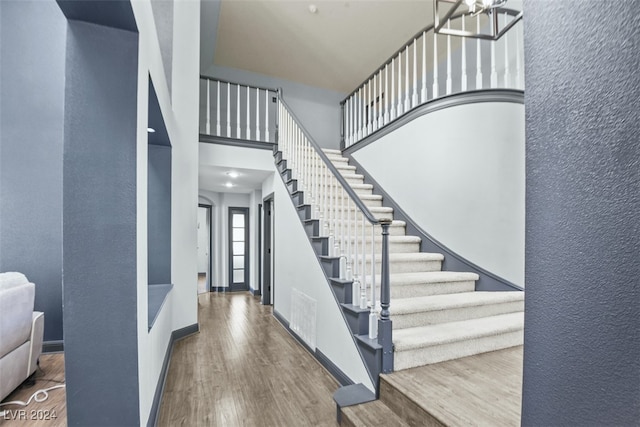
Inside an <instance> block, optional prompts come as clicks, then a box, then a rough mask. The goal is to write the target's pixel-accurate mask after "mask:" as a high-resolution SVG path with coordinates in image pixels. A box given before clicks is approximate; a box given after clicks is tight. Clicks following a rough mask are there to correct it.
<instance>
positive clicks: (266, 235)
mask: <svg viewBox="0 0 640 427" xmlns="http://www.w3.org/2000/svg"><path fill="white" fill-rule="evenodd" d="M273 202H274V194H273V193H271V194H269V195H268V196H267V197H265V198H264V199H263V200H262V203H263V204H262V206H263V210H264V215H262V219H263V221H262V222H263V227H262V230H263V239H262V247H261V249H262V250H261V252H262V304H264V305H273V303H274V295H275V292H274V286H273V285H274V284H273V283H272V282H273V281H272V280H271V279H272V277H273V270H274V263H273V255H274V250H273V244H274V239H273V218H274V217H275V213H274V209H273V207H274V203H273Z"/></svg>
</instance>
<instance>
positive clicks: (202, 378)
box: [158, 292, 339, 426]
mask: <svg viewBox="0 0 640 427" xmlns="http://www.w3.org/2000/svg"><path fill="white" fill-rule="evenodd" d="M271 310H272V308H271V307H269V306H263V305H261V304H260V302H259V300H258V299H257V298H255V297H253V296H251V295H250V294H249V293H244V292H243V293H205V294H202V295H200V296H199V297H198V315H199V323H200V333H198V334H195V335H193V336H190V337H187V338H185V339H183V340H181V341H179V342H177V343H176V345H175V347H174V350H173V355H172V359H171V365H170V367H169V372H168V375H167V383H166V386H165V391H164V397H163V400H162V405H161V408H160V415H159V423H158V425H160V426H169V425H171V426H175V425H188V426H196V425H198V426H258V425H259V426H335V425H337V424H336V421H335V417H336V409H335V404H334V402H333V399H332V396H333V393H334V392H335V391H336V390H337V389H338V387H339V385H338V383H337V382H336V381H335V380H334V379H333V377H331V376H330V375H329V374H328V373H327V372H326V371H325V370H324V369H323V368H322V367H321V366H320V364H319V363H318V362H317V361H316V360H315V359H314V358H313V357H312V356H311V355H310V354H309V353H308V352H307V351H306V350H305V349H304V348H303V347H302V346H301V345H300V344H298V343H297V342H296V341H295V339H294V338H293V337H291V336H290V335H289V334H288V333H287V331H286V330H285V329H284V328H283V327H282V326H281V325H280V324H279V323H278V322H277V321H276V319H275V318H274V317H273V316H272V314H271Z"/></svg>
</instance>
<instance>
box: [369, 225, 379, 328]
mask: <svg viewBox="0 0 640 427" xmlns="http://www.w3.org/2000/svg"><path fill="white" fill-rule="evenodd" d="M374 241H375V225H374V224H371V242H374ZM377 337H378V315H377V314H376V246H375V245H373V244H372V245H371V310H370V311H369V339H372V340H374V339H376V338H377Z"/></svg>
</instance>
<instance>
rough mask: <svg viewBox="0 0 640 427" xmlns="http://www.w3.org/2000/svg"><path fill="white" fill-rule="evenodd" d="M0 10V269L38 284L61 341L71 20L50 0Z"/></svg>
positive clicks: (52, 335) (39, 306)
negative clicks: (67, 61)
mask: <svg viewBox="0 0 640 427" xmlns="http://www.w3.org/2000/svg"><path fill="white" fill-rule="evenodd" d="M0 9H1V11H2V12H1V19H2V21H1V24H0V31H1V32H0V40H1V41H2V49H1V54H2V56H1V59H0V64H1V67H2V68H1V71H0V76H1V79H0V88H1V93H2V95H1V96H0V111H1V114H0V129H1V130H2V131H1V132H0V172H1V173H0V200H1V202H0V271H21V272H23V273H24V274H25V275H26V276H27V278H28V279H29V280H31V281H32V282H34V283H35V284H36V301H35V308H36V310H40V311H43V312H44V313H45V317H44V318H45V329H44V339H45V341H61V340H62V138H63V120H64V64H65V62H64V61H65V60H64V52H65V43H66V27H67V21H66V19H65V18H64V16H63V15H62V12H60V9H59V8H58V6H57V5H56V3H55V2H54V1H53V0H49V1H2V2H0Z"/></svg>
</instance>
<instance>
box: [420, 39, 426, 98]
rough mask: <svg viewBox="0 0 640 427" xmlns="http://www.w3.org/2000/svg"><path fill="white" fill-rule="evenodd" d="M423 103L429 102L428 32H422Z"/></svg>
mask: <svg viewBox="0 0 640 427" xmlns="http://www.w3.org/2000/svg"><path fill="white" fill-rule="evenodd" d="M420 95H421V96H420V97H421V99H422V103H423V104H424V103H425V102H427V32H426V31H425V32H423V33H422V92H421V93H420Z"/></svg>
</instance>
